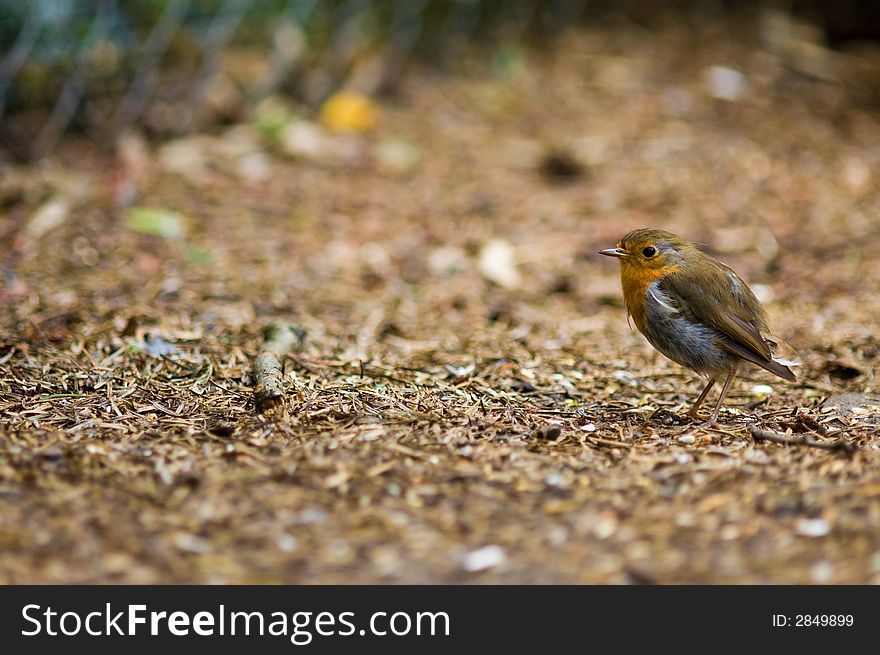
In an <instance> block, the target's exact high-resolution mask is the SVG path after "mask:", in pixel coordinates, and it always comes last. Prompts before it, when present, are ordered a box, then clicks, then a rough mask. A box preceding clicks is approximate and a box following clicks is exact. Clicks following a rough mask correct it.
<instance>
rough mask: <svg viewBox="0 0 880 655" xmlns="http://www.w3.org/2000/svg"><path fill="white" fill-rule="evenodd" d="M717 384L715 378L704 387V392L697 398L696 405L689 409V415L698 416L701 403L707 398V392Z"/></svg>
mask: <svg viewBox="0 0 880 655" xmlns="http://www.w3.org/2000/svg"><path fill="white" fill-rule="evenodd" d="M714 385H715V380H709V384H707V385H706V388H705V389H703V393H701V394H700V397H699V398H697V402H695V403H694V406H693V407H691V408H690V410H689V411H688V416H690V417H691V418H697V411H699V409H700V405H702V404H703V401H704V400H706V394H708V393H709V389H711V388H712V387H713V386H714Z"/></svg>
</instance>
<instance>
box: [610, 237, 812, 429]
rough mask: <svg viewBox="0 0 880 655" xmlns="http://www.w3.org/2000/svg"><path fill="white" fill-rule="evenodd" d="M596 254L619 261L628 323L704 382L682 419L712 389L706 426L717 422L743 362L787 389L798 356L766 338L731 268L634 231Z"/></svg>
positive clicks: (762, 321)
mask: <svg viewBox="0 0 880 655" xmlns="http://www.w3.org/2000/svg"><path fill="white" fill-rule="evenodd" d="M599 254H602V255H606V256H608V257H616V258H617V259H619V261H620V282H621V288H622V291H623V300H624V304H625V305H626V311H627V320H629V319H632V321H633V322H634V323H635V325H636V327H637V328H638V330H639V332H641V333H642V334H643V335H644V336H645V338H646V339H647V340H648V342H649V343H650V344H651V345H652V346H654V348H656V349H657V350H659V351H660V352H661V353H662V354H663V355H665V356H666V357H668V358H669V359H671V360H672V361H674V362H675V363H677V364H680V365H681V366H684V367H685V368H688V369H690V370H692V371H695V372H696V373H698V374H699V375H701V376H703V377H704V378H707V379H708V383H707V384H706V387H705V388H704V389H703V391H702V393H701V394H700V395H699V397H698V398H697V400H696V402H695V403H694V405H693V407H691V409H690V411H689V412H688V415H689V416H690V417H691V418H693V419H695V420H698V419H699V415H698V411H699V409H700V406H701V405H702V404H703V401H704V400H705V399H706V395H707V394H708V393H709V391H710V390H711V389H712V387H713V386H714V385H715V384H716V383H718V382H722V387H721V394H720V395H719V397H718V402H717V403H716V404H715V409H714V410H713V411H712V414H711V416H710V418H709V420H708V422H706V423H704V424H703V426H702V427H711V426H713V425H715V424H716V423H717V421H718V414H719V412H720V411H721V406H722V404H723V403H724V399H725V397H726V396H727V392H728V391H729V390H730V385H731V383H732V382H733V380H734V378H735V377H736V375H737V371H738V369H739V367H740V365H741V364H743V362H750V363H752V364H756V365H758V366H760V367H761V368H763V369H765V370H767V371H769V372H770V373H773V374H774V375H777V376H779V377H780V378H782V379H784V380H788V381H789V382H795V381H797V376H795V374H794V372H792V370H791V367H793V366H797V365H798V364H799V363H800V361H799V360H798V357H797V353H796V352H795V350H794V348H792V347H791V346H790V345H789V344H787V343H786V342H785V341H783V340H782V339H780V338H779V337H777V336H775V335H773V334H772V333H771V332H770V330H769V328H768V326H767V312H766V311H765V310H764V308H763V307H762V306H761V303H760V301H759V300H758V299H757V298H756V297H755V294H754V292H752V290H751V289H749V287H748V285H747V284H746V283H745V282H743V280H742V278H740V277H739V275H737V274H736V272H734V270H733V269H732V268H730V267H729V266H727V265H726V264H723V263H721V262H720V261H718V260H716V259H714V258H713V257H710V256H709V255H707V254H706V253H704V252H703V251H702V250H700V249H699V248H698V247H697V246H696V244H694V243H692V242H690V241H688V240H687V239H684V238H682V237H680V236H678V235H676V234H673V233H672V232H667V231H665V230H659V229H654V228H641V229H638V230H633V231H632V232H630V233H628V234H627V235H625V236H624V237H623V238H622V239H621V240H620V241H618V243H617V245H616V246H615V247H614V248H608V249H605V250H600V251H599Z"/></svg>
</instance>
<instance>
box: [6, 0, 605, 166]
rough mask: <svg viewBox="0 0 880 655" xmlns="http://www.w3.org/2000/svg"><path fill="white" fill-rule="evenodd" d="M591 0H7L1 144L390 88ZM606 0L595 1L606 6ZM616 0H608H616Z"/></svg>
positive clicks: (563, 20) (164, 129)
mask: <svg viewBox="0 0 880 655" xmlns="http://www.w3.org/2000/svg"><path fill="white" fill-rule="evenodd" d="M587 4H588V3H587V0H507V1H504V0H262V1H260V0H140V1H137V0H78V1H76V2H73V1H71V0H30V1H27V0H0V149H3V150H5V151H6V152H7V153H11V154H12V155H13V156H15V157H17V158H34V157H38V156H40V155H43V154H45V153H46V152H48V151H49V150H50V149H51V148H52V147H53V145H54V144H55V143H57V141H58V139H59V138H60V137H61V135H63V134H64V133H66V132H69V131H78V132H81V133H85V134H87V135H88V136H89V137H90V138H94V139H97V140H103V141H108V142H109V141H110V140H112V137H113V136H114V135H115V134H118V133H119V131H120V130H122V129H123V128H126V127H130V126H134V125H137V126H138V127H139V128H140V129H142V130H144V131H145V132H146V133H148V134H153V135H166V134H179V133H185V132H188V131H192V130H194V129H197V128H200V127H204V126H206V125H210V124H212V123H216V122H218V121H219V122H222V121H231V120H235V119H236V118H237V117H240V115H242V114H243V113H244V112H246V111H247V108H248V107H252V106H253V105H254V103H256V102H259V101H260V100H261V99H263V98H266V97H267V96H270V95H272V94H276V93H284V94H287V95H289V96H292V97H294V98H296V99H297V100H299V101H302V102H305V103H310V104H313V103H317V102H320V101H321V99H322V98H324V97H326V96H327V95H328V94H329V93H331V92H332V91H333V90H334V89H336V88H338V87H339V86H340V85H343V84H358V85H360V86H362V87H365V88H363V89H361V90H362V91H364V92H367V93H372V92H376V91H381V90H382V88H383V86H385V85H388V84H389V83H391V82H392V81H393V79H394V76H395V74H396V73H397V72H398V71H399V67H400V66H401V64H402V63H403V62H406V61H408V60H410V59H411V58H412V57H413V56H416V55H425V56H427V57H430V58H431V59H432V60H437V59H439V58H442V57H443V56H449V54H450V52H454V51H455V46H456V45H458V44H461V43H466V42H469V41H473V40H474V39H475V38H477V37H479V38H480V40H483V39H484V38H487V37H491V36H492V35H501V36H504V37H507V38H516V37H517V36H522V35H524V34H526V33H528V34H532V33H534V32H535V31H536V30H553V29H555V28H558V27H560V26H564V25H568V24H571V23H572V22H574V21H576V20H578V19H579V18H580V17H581V16H582V15H583V14H584V11H585V9H586V8H587ZM596 4H597V3H595V2H594V3H592V6H595V5H596ZM606 4H607V3H606Z"/></svg>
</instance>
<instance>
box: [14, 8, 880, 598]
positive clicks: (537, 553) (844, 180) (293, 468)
mask: <svg viewBox="0 0 880 655" xmlns="http://www.w3.org/2000/svg"><path fill="white" fill-rule="evenodd" d="M719 34H725V35H727V36H729V37H730V38H719V37H718V35H719ZM757 34H758V31H757V30H755V29H754V25H753V24H752V23H751V22H750V21H748V20H745V19H743V20H742V21H727V22H721V23H718V24H711V23H710V24H706V25H703V26H702V27H700V28H693V30H689V29H688V30H686V29H683V28H682V26H681V25H680V24H678V23H676V22H674V21H673V22H670V21H665V22H664V21H662V20H661V21H660V22H659V23H658V25H657V26H655V27H654V28H653V29H651V30H645V29H644V28H636V27H632V26H627V25H617V26H607V27H605V28H603V29H602V30H573V31H572V32H571V33H569V34H566V35H563V36H562V37H560V39H559V41H558V43H556V44H555V45H554V46H553V47H552V48H550V49H548V50H545V51H543V52H540V51H534V50H529V49H526V48H521V49H520V50H518V51H517V61H518V62H519V64H518V65H517V66H516V67H515V69H512V70H510V71H495V70H493V69H492V68H491V67H490V66H487V65H486V64H485V63H483V61H482V59H481V57H480V56H479V55H477V54H475V55H471V56H465V57H462V59H461V61H460V62H458V63H457V64H456V67H454V70H451V71H448V74H447V75H445V76H438V75H437V73H436V72H435V71H430V70H424V69H419V68H418V67H413V68H412V69H410V70H409V72H408V73H407V74H406V75H405V76H404V77H403V78H402V79H401V81H400V88H399V90H398V91H397V93H396V95H395V96H393V97H391V98H387V99H385V100H383V101H382V102H381V107H379V106H373V104H372V101H368V100H366V99H361V98H355V99H352V98H351V97H349V96H340V97H341V98H344V99H347V100H346V103H347V104H345V103H343V104H342V105H340V106H338V107H335V109H334V113H333V114H332V115H331V118H332V121H330V122H331V123H333V127H339V125H343V126H346V127H347V126H349V125H350V126H351V128H352V129H350V130H349V131H348V132H346V133H345V134H331V133H329V132H325V131H324V128H323V127H320V126H319V123H318V120H319V118H320V119H321V120H322V121H323V122H324V124H325V125H326V124H327V121H328V120H329V119H328V116H327V112H326V111H325V115H324V116H323V117H319V118H316V117H314V116H312V118H309V113H308V111H306V110H297V111H292V112H289V113H288V112H276V113H274V114H273V117H275V118H274V119H273V120H275V123H278V124H277V125H276V124H275V123H273V127H272V130H267V129H265V127H262V128H261V127H260V125H259V124H257V125H239V126H234V127H232V128H228V129H227V130H225V131H223V130H221V131H218V132H216V133H214V134H205V135H199V136H197V137H187V138H186V139H181V140H179V141H177V142H171V143H166V144H164V145H162V146H158V145H156V144H149V143H147V142H145V141H143V140H138V138H137V137H133V136H131V135H128V136H126V139H127V141H125V142H124V143H122V144H121V146H120V154H119V157H120V158H121V159H122V164H123V165H122V166H119V165H118V162H116V161H115V160H114V159H113V158H112V157H108V156H107V155H104V154H101V153H100V152H98V151H96V150H95V149H94V148H92V147H91V146H90V145H89V144H88V143H84V142H82V141H77V140H75V139H70V140H69V141H67V142H66V143H65V144H63V146H62V147H61V148H59V150H58V152H57V153H56V154H55V155H54V156H53V158H51V159H50V160H49V161H47V162H45V163H44V165H43V166H41V167H40V168H39V170H38V169H26V168H21V167H17V168H16V167H12V166H7V167H6V168H7V169H8V170H6V171H4V174H3V176H2V179H3V180H4V182H3V187H2V189H3V198H4V204H3V208H4V209H3V212H4V213H3V214H2V216H0V221H2V222H0V234H3V235H4V239H5V242H6V243H8V244H9V247H8V248H6V249H4V251H3V253H2V260H0V270H2V276H3V278H2V279H3V285H2V286H0V296H2V298H3V302H2V305H0V496H2V498H3V501H4V509H3V511H2V512H0V580H2V581H3V582H6V583H24V582H30V583H35V582H37V583H43V582H68V583H77V582H84V583H96V582H135V583H157V582H165V583H168V582H175V583H178V582H195V583H217V582H220V583H222V582H233V583H234V582H250V583H262V582H267V583H268V582H288V583H309V582H322V583H338V582H348V583H351V582H410V583H438V582H440V583H442V582H474V581H479V582H523V583H578V582H587V583H640V582H649V583H655V582H660V583H679V582H700V583H711V582H715V583H719V582H720V583H730V582H736V583H741V582H752V583H771V582H772V583H792V582H831V583H866V582H875V583H876V582H878V581H880V577H878V576H880V570H878V569H877V566H876V562H877V560H878V556H880V538H878V535H880V448H878V445H880V441H878V434H877V432H878V419H880V413H878V411H880V409H878V404H877V401H876V397H877V388H876V379H877V374H878V366H880V338H878V335H877V332H876V326H877V313H876V309H875V305H876V298H877V295H878V293H880V255H878V252H880V224H878V223H877V221H876V220H875V219H874V218H873V217H876V216H877V215H880V188H878V183H877V180H876V179H875V176H873V175H872V174H871V170H873V169H874V168H876V164H877V158H878V154H877V153H878V149H877V147H878V146H877V144H878V143H880V118H878V115H877V113H876V108H875V107H872V106H870V104H866V103H867V102H868V101H867V100H866V96H865V94H864V84H865V78H864V76H865V75H866V74H867V73H866V72H865V71H866V70H868V71H870V70H877V68H876V65H877V64H878V63H880V53H878V52H876V51H864V50H862V51H860V52H859V54H858V58H856V56H855V55H849V54H848V53H847V52H846V51H845V50H844V51H836V52H830V51H827V50H825V49H824V48H823V47H822V46H821V44H818V43H815V44H812V46H813V47H811V48H810V50H809V51H810V53H811V59H810V62H809V66H810V70H815V71H819V72H822V74H821V75H818V74H815V75H814V74H810V75H808V74H805V73H803V72H802V71H801V70H799V69H798V67H799V66H800V67H802V64H803V62H801V63H800V64H797V61H798V60H794V59H792V57H791V56H790V52H789V48H788V45H786V43H783V42H777V41H774V40H772V39H769V40H767V41H761V40H759V37H758V36H757ZM826 60H827V61H826ZM870 62H873V63H874V65H875V68H873V69H872V68H871V67H870V66H869V65H868V64H869V63H870ZM832 63H833V66H832ZM832 70H833V75H831V73H828V72H827V71H832ZM823 71H825V72H823ZM355 100H356V102H355ZM278 106H281V105H280V104H279V105H278ZM327 111H329V110H327ZM264 120H265V118H264ZM334 121H335V122H334ZM336 123H338V124H339V125H336ZM277 135H284V136H283V137H282V138H281V140H279V138H278V137H277ZM132 143H134V144H135V145H136V146H137V147H134V146H132V145H131V144H132ZM388 143H405V144H408V146H407V148H408V150H407V151H406V152H403V153H402V154H399V153H392V154H393V157H395V158H397V159H400V162H403V163H400V162H398V161H397V159H394V162H393V163H392V164H389V163H388V161H390V159H389V157H391V155H389V154H388V152H386V150H388V148H386V147H385V146H383V145H382V144H388ZM126 144H127V145H126ZM560 144H565V147H564V148H562V147H561V146H560ZM370 152H376V153H379V155H378V156H377V157H370V156H367V154H368V153H370ZM560 152H562V153H564V157H563V156H562V155H560V154H559V153H560ZM126 153H127V154H126ZM132 153H135V154H136V156H135V154H132ZM171 153H177V154H175V155H174V156H171ZM398 155H399V156H398ZM416 161H417V164H418V165H416ZM126 162H129V163H128V164H126ZM131 162H134V163H131ZM187 162H188V163H187ZM548 162H549V163H548ZM563 164H564V166H563ZM47 171H48V172H47ZM53 171H54V173H53ZM575 173H576V174H575ZM561 178H564V180H563V181H564V184H561V183H560V179H561ZM71 189H76V191H75V192H74V191H71ZM62 209H63V211H62ZM182 217H186V219H185V225H184V221H183V218H182ZM648 224H651V225H657V226H661V227H664V228H667V229H670V230H672V231H675V232H679V233H681V234H683V235H686V236H688V237H690V238H691V239H693V240H696V241H700V242H702V243H704V244H706V247H707V249H708V250H709V251H710V252H713V253H714V254H716V255H718V256H719V257H721V258H722V259H724V260H725V261H726V262H727V263H729V264H731V265H732V266H734V268H736V269H737V270H738V271H739V272H740V273H741V274H743V276H744V277H745V278H746V279H748V280H749V281H750V282H751V283H754V284H755V285H757V286H758V287H759V289H761V293H762V297H763V298H765V300H766V304H767V307H768V310H769V312H770V314H771V322H772V324H773V325H774V328H775V330H776V331H777V332H779V333H780V334H782V335H784V336H786V337H787V339H788V340H789V341H791V342H792V343H793V344H794V345H796V346H797V347H798V349H799V351H800V353H801V356H802V359H803V360H804V366H803V367H802V368H801V371H800V382H799V383H797V384H792V385H789V384H784V383H781V382H779V381H776V380H768V379H767V378H766V376H765V375H763V374H762V373H760V372H757V371H746V372H745V373H744V374H743V376H742V377H741V378H740V379H739V380H738V381H737V382H736V384H735V385H734V389H733V391H732V392H731V394H730V400H729V403H728V404H727V406H726V409H725V411H724V412H723V413H722V421H721V425H720V426H719V428H718V429H712V430H708V431H706V430H701V429H699V428H698V427H697V426H695V425H692V424H690V423H689V422H688V421H687V420H686V418H684V417H683V414H684V411H686V409H687V407H688V404H689V402H691V401H692V400H693V398H694V397H695V395H696V393H697V392H698V391H699V386H700V385H699V382H698V381H697V380H695V379H694V378H693V377H692V376H691V375H689V374H688V373H687V372H685V371H683V370H681V369H680V368H678V367H677V366H675V365H674V364H671V363H670V362H667V361H666V360H664V359H663V358H662V357H660V356H659V355H657V354H656V353H655V352H654V351H653V350H652V349H651V348H650V346H648V345H647V344H646V343H645V342H644V340H643V339H642V338H641V337H640V336H639V335H638V334H636V333H634V332H633V331H632V330H630V329H629V328H628V326H627V323H626V319H625V317H624V310H623V307H622V303H621V299H620V296H619V292H618V288H617V270H616V267H615V266H613V263H612V262H606V261H600V260H602V258H601V257H599V256H597V255H595V252H596V251H597V250H598V249H600V248H603V247H608V246H609V245H613V243H614V242H615V241H616V240H617V239H618V238H619V237H620V236H621V235H622V234H623V233H624V232H626V231H627V230H628V229H632V228H635V227H639V226H643V225H648ZM184 236H185V239H183V238H182V237H184ZM273 326H274V327H273ZM277 326H288V328H287V329H290V330H295V334H297V335H305V336H304V337H303V338H302V339H301V343H300V342H299V341H298V342H297V343H296V344H295V347H290V346H289V345H286V346H285V347H276V346H275V345H272V343H271V342H267V337H266V335H267V334H268V333H270V332H271V330H272V329H277ZM267 343H268V345H267ZM261 356H263V357H264V359H263V360H262V361H263V364H264V365H263V367H262V368H260V366H257V365H255V362H259V361H261V360H260V359H259V358H260V357H261ZM261 371H262V372H261ZM260 375H263V376H265V377H264V378H263V379H262V388H263V391H264V396H261V395H260V394H259V393H257V396H256V398H257V399H260V398H263V399H264V401H262V402H255V392H257V391H259V388H260V385H261V381H260V380H259V379H258V378H259V376H260ZM267 383H268V385H269V386H268V390H267V387H266V385H267ZM768 384H772V385H773V386H772V387H768ZM768 388H769V389H770V391H768ZM279 390H280V391H279ZM279 394H280V395H279ZM266 399H271V402H265V400H266ZM754 434H757V435H759V438H760V437H765V436H767V435H768V434H770V435H775V437H774V438H775V439H776V440H777V441H779V440H782V441H784V443H775V442H774V441H773V440H769V441H768V440H767V439H761V440H760V441H758V440H756V439H754V438H753V436H752V435H754ZM814 442H815V443H821V444H826V446H825V447H823V448H814V447H810V446H809V445H808V444H809V443H814ZM836 443H842V444H846V447H840V448H837V447H834V449H829V448H831V447H830V446H828V445H827V444H836Z"/></svg>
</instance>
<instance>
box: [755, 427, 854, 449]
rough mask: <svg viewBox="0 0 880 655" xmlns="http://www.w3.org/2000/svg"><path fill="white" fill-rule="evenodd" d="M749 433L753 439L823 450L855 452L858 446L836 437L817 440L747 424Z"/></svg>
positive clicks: (807, 436) (806, 435) (805, 435)
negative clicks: (831, 439) (827, 439)
mask: <svg viewBox="0 0 880 655" xmlns="http://www.w3.org/2000/svg"><path fill="white" fill-rule="evenodd" d="M749 434H751V435H752V439H754V440H755V441H770V442H773V443H781V444H787V445H791V446H809V447H810V448H821V449H823V450H843V451H845V452H848V453H851V452H855V450H856V449H857V448H858V446H857V445H856V444H855V443H854V442H852V441H848V440H846V439H837V440H835V441H817V440H816V439H813V438H812V437H810V435H808V434H802V435H798V436H794V435H792V436H788V435H784V434H779V433H778V432H770V431H769V430H762V429H761V428H759V427H758V426H756V425H750V426H749Z"/></svg>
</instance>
